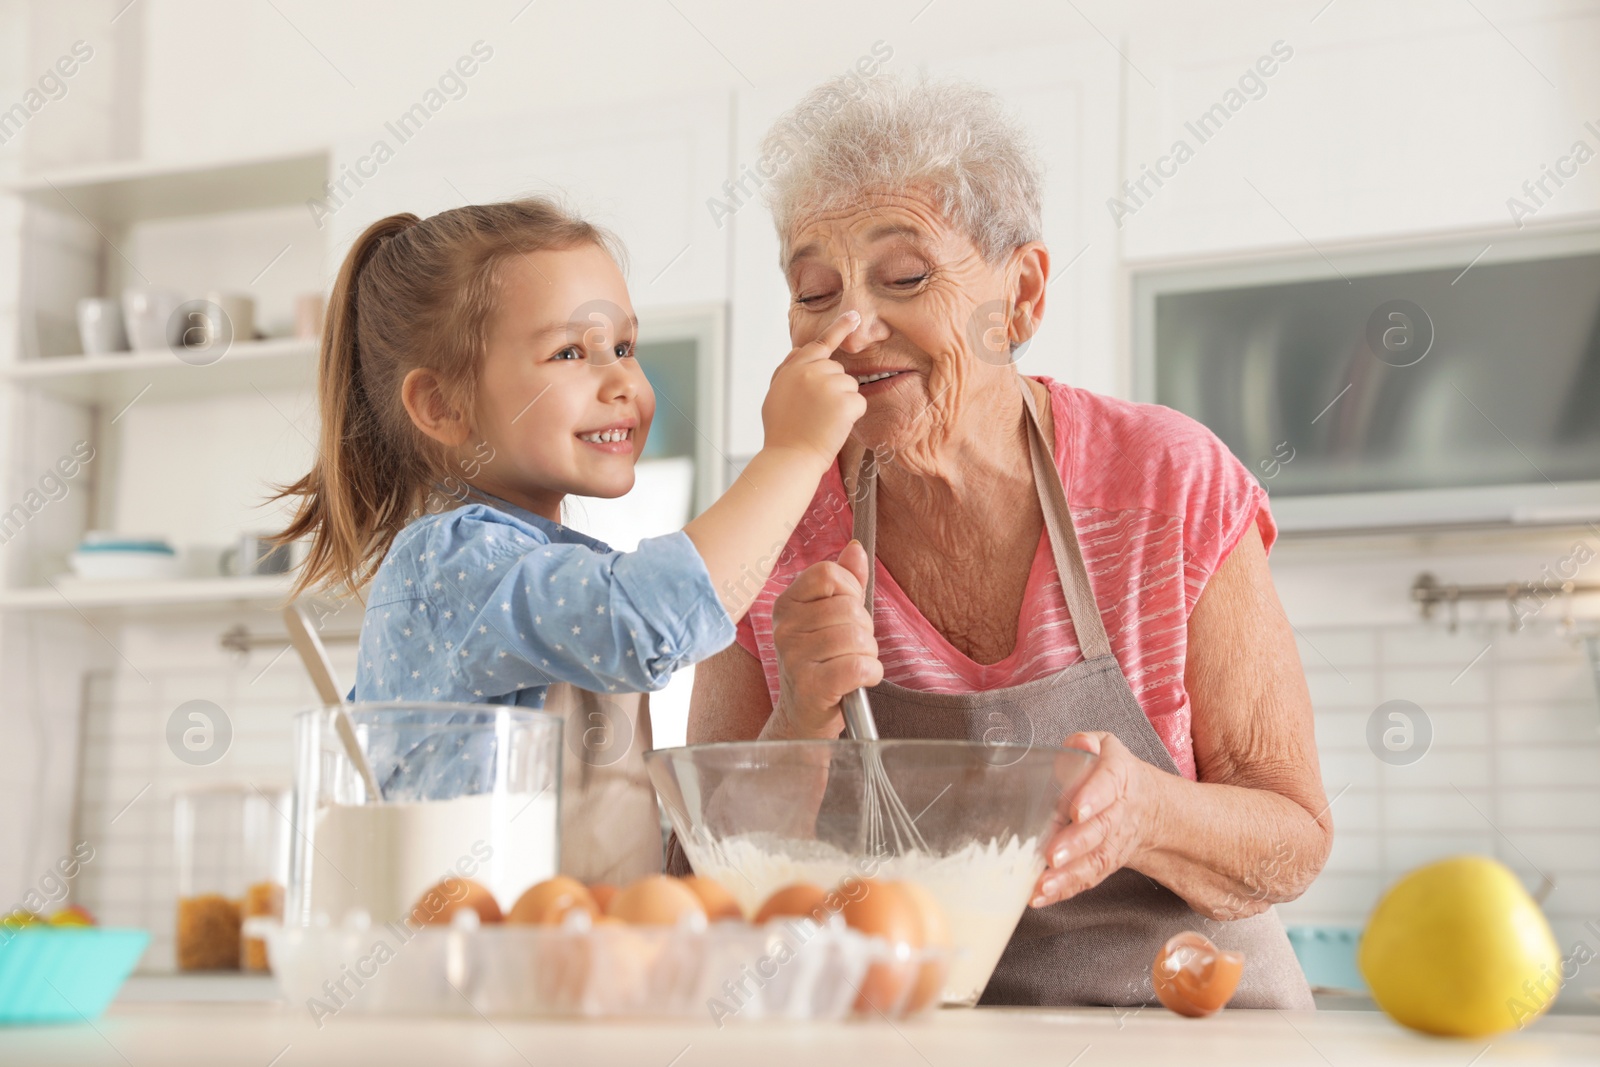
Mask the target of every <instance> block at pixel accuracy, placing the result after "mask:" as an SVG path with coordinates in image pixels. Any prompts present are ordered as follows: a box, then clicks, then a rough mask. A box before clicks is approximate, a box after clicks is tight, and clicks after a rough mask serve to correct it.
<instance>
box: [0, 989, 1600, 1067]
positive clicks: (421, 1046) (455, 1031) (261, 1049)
mask: <svg viewBox="0 0 1600 1067" xmlns="http://www.w3.org/2000/svg"><path fill="white" fill-rule="evenodd" d="M1486 1047H1487V1051H1485V1048H1486ZM0 1063H3V1064H5V1065H7V1067H22V1065H25V1064H28V1065H31V1064H52V1065H55V1064H85V1065H97V1064H105V1065H107V1067H145V1065H147V1064H148V1065H151V1067H157V1065H159V1067H184V1065H188V1064H196V1065H199V1064H204V1065H206V1067H220V1065H225V1064H241V1065H248V1067H301V1065H310V1064H338V1065H340V1067H352V1065H357V1064H381V1065H383V1067H410V1065H413V1064H415V1065H419V1067H423V1065H425V1067H464V1065H466V1064H495V1065H498V1064H505V1065H508V1067H528V1065H531V1064H537V1065H540V1067H543V1065H545V1064H579V1063H581V1064H584V1065H585V1067H587V1065H590V1064H595V1065H600V1064H613V1063H615V1064H640V1065H646V1067H715V1065H721V1064H726V1065H730V1067H734V1065H736V1067H781V1065H784V1064H803V1065H805V1067H854V1065H856V1064H863V1063H865V1064H870V1065H871V1067H898V1065H902V1064H903V1065H906V1067H944V1065H946V1064H950V1065H955V1064H981V1065H983V1067H1012V1065H1014V1064H1027V1063H1041V1064H1050V1065H1052V1067H1068V1065H1071V1067H1099V1065H1115V1067H1133V1065H1136V1064H1147V1063H1148V1064H1160V1065H1161V1067H1208V1065H1211V1064H1218V1065H1223V1064H1225V1065H1227V1067H1237V1065H1240V1064H1271V1065H1274V1067H1278V1065H1284V1067H1293V1065H1300V1064H1304V1065H1306V1067H1385V1065H1388V1064H1412V1063H1423V1064H1437V1065H1440V1067H1469V1065H1470V1067H1494V1065H1496V1064H1510V1063H1516V1064H1574V1065H1576V1064H1584V1065H1587V1067H1593V1065H1595V1064H1597V1063H1600V1017H1596V1016H1570V1015H1568V1016H1553V1017H1546V1018H1543V1019H1540V1020H1539V1021H1537V1022H1536V1023H1534V1024H1532V1025H1530V1026H1529V1027H1528V1028H1527V1029H1526V1030H1523V1031H1521V1032H1515V1033H1511V1034H1505V1035H1501V1036H1500V1037H1497V1038H1494V1039H1492V1040H1488V1041H1484V1040H1477V1041H1465V1040H1441V1039H1434V1038H1427V1037H1423V1036H1421V1035H1418V1034H1413V1033H1409V1032H1407V1031H1405V1030H1403V1029H1401V1028H1400V1027H1399V1026H1396V1025H1395V1024H1394V1023H1392V1022H1390V1021H1389V1020H1388V1019H1387V1018H1385V1017H1384V1016H1382V1015H1379V1014H1377V1013H1374V1012H1352V1011H1320V1012H1275V1011H1234V1012H1226V1011H1225V1012H1223V1013H1222V1014H1220V1015H1217V1016H1213V1017H1212V1018H1209V1019H1199V1020H1191V1019H1182V1018H1179V1017H1178V1016H1175V1015H1172V1014H1170V1013H1168V1012H1166V1011H1164V1010H1159V1009H1153V1008H1146V1009H1144V1010H1142V1011H1138V1012H1128V1013H1124V1012H1121V1011H1118V1010H1116V1009H1111V1008H1072V1009H1043V1008H1023V1009H1011V1008H978V1009H946V1010H944V1011H940V1012H935V1013H933V1014H932V1015H929V1016H926V1017H923V1018H921V1019H918V1020H915V1021H911V1022H899V1023H896V1024H894V1025H890V1024H887V1023H884V1022H867V1021H855V1022H850V1023H841V1024H826V1025H824V1024H814V1025H806V1024H797V1023H746V1024H738V1023H730V1024H728V1025H727V1026H725V1027H724V1028H723V1029H721V1030H718V1029H717V1028H716V1027H714V1026H712V1025H710V1023H693V1024H691V1023H682V1024H664V1023H647V1022H616V1021H592V1022H522V1021H512V1020H506V1019H494V1020H488V1019H483V1018H476V1019H410V1018H383V1019H380V1018H374V1017H370V1016H369V1017H349V1016H342V1017H339V1018H334V1019H329V1020H326V1021H325V1024H324V1026H323V1027H322V1029H320V1030H319V1029H317V1028H316V1026H315V1025H314V1024H313V1023H312V1021H311V1019H310V1016H309V1015H308V1014H307V1012H306V1011H305V1010H304V1009H303V1008H299V1007H295V1006H292V1005H289V1004H285V1003H281V1002H279V1003H263V1002H256V1003H250V1002H236V1003H182V1004H173V1003H165V1004H162V1003H149V1002H145V1003H140V1002H126V1001H124V1002H120V1003H118V1004H115V1005H113V1006H112V1008H111V1010H110V1011H109V1012H107V1013H106V1015H105V1016H104V1017H103V1018H101V1019H98V1020H96V1021H95V1022H94V1023H93V1024H92V1025H86V1024H78V1025H73V1026H53V1027H8V1028H0Z"/></svg>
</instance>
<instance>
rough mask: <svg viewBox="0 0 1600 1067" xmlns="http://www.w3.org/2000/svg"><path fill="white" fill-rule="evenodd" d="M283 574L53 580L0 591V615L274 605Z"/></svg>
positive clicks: (285, 588)
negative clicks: (105, 580) (154, 578)
mask: <svg viewBox="0 0 1600 1067" xmlns="http://www.w3.org/2000/svg"><path fill="white" fill-rule="evenodd" d="M292 584H293V583H292V581H291V580H290V579H289V578H288V577H287V576H284V575H270V576H262V577H252V578H176V579H172V580H170V581H132V582H86V581H82V580H80V579H76V578H57V579H55V584H54V585H53V586H51V585H45V586H38V587H33V588H25V589H7V590H3V591H0V611H62V612H74V611H77V612H86V611H103V610H105V609H108V608H109V609H122V610H138V609H142V608H143V609H156V608H171V607H198V606H206V605H213V606H223V605H233V604H237V605H245V604H262V605H271V604H276V603H278V602H279V601H281V600H283V599H284V598H285V597H287V596H288V595H289V589H290V586H291V585H292Z"/></svg>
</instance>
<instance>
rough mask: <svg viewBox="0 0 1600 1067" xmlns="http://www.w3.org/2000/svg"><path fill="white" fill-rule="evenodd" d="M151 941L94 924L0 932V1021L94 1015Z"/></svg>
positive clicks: (65, 1019)
mask: <svg viewBox="0 0 1600 1067" xmlns="http://www.w3.org/2000/svg"><path fill="white" fill-rule="evenodd" d="M149 943H150V934H149V933H148V932H147V931H144V930H119V929H107V928H104V927H98V926H93V927H70V926H68V927H62V926H44V927H26V928H24V929H21V930H17V931H15V932H13V933H12V934H11V936H10V937H9V938H8V937H6V936H5V935H4V933H3V932H0V1023H55V1022H77V1021H79V1020H85V1019H93V1018H96V1017H98V1016H99V1015H100V1013H101V1012H103V1011H105V1010H106V1005H107V1004H109V1003H111V998H112V997H114V996H116V995H117V990H119V989H121V988H122V983H123V982H124V981H125V980H126V979H127V977H128V974H129V972H130V971H132V970H133V966H134V964H136V963H138V962H139V957H140V956H142V955H144V950H145V946H147V945H148V944H149Z"/></svg>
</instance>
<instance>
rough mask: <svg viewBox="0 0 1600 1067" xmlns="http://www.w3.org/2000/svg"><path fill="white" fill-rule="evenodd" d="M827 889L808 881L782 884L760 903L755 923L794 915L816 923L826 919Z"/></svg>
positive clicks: (823, 921)
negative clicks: (781, 886)
mask: <svg viewBox="0 0 1600 1067" xmlns="http://www.w3.org/2000/svg"><path fill="white" fill-rule="evenodd" d="M827 900H828V891H827V890H826V889H823V888H822V887H821V886H816V885H812V884H811V883H810V882H796V883H795V884H794V885H790V886H784V887H783V888H782V889H780V890H778V891H777V892H776V893H774V894H772V895H771V896H770V897H768V898H767V902H766V903H765V904H763V905H761V910H759V911H757V912H756V917H755V921H756V923H757V924H761V923H767V922H771V921H772V920H773V919H779V918H785V917H788V916H796V917H799V918H802V919H811V920H813V921H814V922H817V923H819V924H820V923H825V922H827V921H828V914H829V913H828V904H827Z"/></svg>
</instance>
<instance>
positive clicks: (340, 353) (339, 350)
mask: <svg viewBox="0 0 1600 1067" xmlns="http://www.w3.org/2000/svg"><path fill="white" fill-rule="evenodd" d="M582 244H595V245H598V246H599V247H601V248H603V249H605V250H606V251H607V252H608V253H610V255H611V256H612V258H614V259H616V260H617V261H618V262H619V263H620V262H621V261H622V250H621V247H620V246H619V245H618V243H617V241H616V239H615V238H614V237H612V235H611V234H610V233H608V232H607V231H606V230H603V229H601V228H600V227H598V226H595V225H593V224H592V223H589V222H586V221H584V220H583V219H581V218H579V217H578V216H577V215H575V214H573V213H572V212H570V211H568V210H567V209H565V208H563V207H561V206H560V205H559V204H557V203H555V202H553V201H550V200H546V199H543V198H535V199H528V200H515V201H511V202H509V203H502V204H474V205H469V206H467V207H460V208H454V209H452V210H450V211H444V212H441V213H440V214H437V215H434V216H433V217H431V218H428V219H419V218H418V217H417V216H415V215H412V214H406V213H403V214H399V215H390V216H388V217H387V218H383V219H379V220H378V221H377V222H375V223H373V224H372V225H371V226H368V227H367V229H366V231H365V232H363V233H362V234H361V236H360V237H358V238H356V242H355V244H354V245H353V246H352V247H351V249H350V252H349V254H348V255H346V256H345V259H344V264H343V265H342V266H341V267H340V268H339V277H338V280H337V281H336V282H335V283H334V286H333V295H332V297H331V298H330V300H329V305H328V318H327V325H326V327H325V328H324V330H323V335H322V354H321V359H320V366H319V369H318V372H317V379H318V383H317V392H318V406H319V408H320V413H321V416H322V433H321V438H322V439H321V442H320V444H319V446H318V448H317V459H316V462H315V463H314V464H313V466H312V468H311V470H310V472H309V473H307V474H306V475H305V477H303V478H301V479H300V480H299V481H297V482H295V483H294V484H292V485H287V486H279V487H277V488H278V490H279V491H278V493H277V494H276V495H275V496H274V497H273V498H272V499H275V500H278V499H282V498H284V497H291V496H295V497H299V498H300V503H299V507H298V509H297V511H296V513H295V516H294V520H293V521H292V522H291V523H290V524H289V526H288V528H287V529H285V530H284V531H283V532H282V533H279V534H277V535H275V537H274V540H276V541H278V542H280V543H281V542H287V541H294V540H298V539H300V538H302V537H306V536H310V537H311V538H312V540H311V550H310V553H309V554H308V556H307V557H306V561H305V565H304V567H303V568H302V569H301V572H300V576H299V580H298V581H297V582H296V583H295V587H294V591H293V593H292V594H291V596H292V597H293V596H299V595H300V594H301V593H302V592H304V591H305V590H307V589H309V588H311V587H313V586H317V585H327V586H331V585H334V584H335V583H342V584H344V585H345V586H346V587H347V588H348V589H349V590H350V591H351V592H352V593H354V592H356V591H358V590H360V589H361V587H362V586H364V585H366V583H367V582H368V581H370V580H371V578H372V575H373V573H374V572H375V571H376V570H377V569H378V565H379V564H380V563H381V562H382V561H383V557H384V555H385V554H386V553H387V552H388V550H389V545H390V544H391V543H392V542H393V541H394V537H395V535H396V534H397V533H399V532H400V530H401V528H402V527H404V526H405V524H406V523H407V522H408V521H409V520H410V519H411V518H412V517H414V516H415V515H417V514H419V513H420V511H421V509H422V507H423V505H424V503H425V501H427V500H428V497H429V494H430V492H431V491H433V490H434V488H435V487H436V486H438V485H439V484H440V483H441V482H442V481H445V480H446V479H449V478H450V477H451V476H452V474H453V473H454V472H453V471H452V469H451V463H450V457H449V456H448V455H447V454H446V452H445V450H444V449H443V447H442V446H440V445H439V444H438V443H437V442H435V441H433V440H432V439H431V438H429V437H428V436H427V435H426V434H424V433H422V431H420V430H419V429H417V427H416V426H415V425H414V424H413V423H412V422H411V417H410V415H409V414H408V413H407V412H406V409H405V405H404V404H403V403H402V402H401V399H400V384H401V382H402V381H403V380H404V379H405V376H406V374H407V373H408V372H410V371H412V370H414V369H416V368H419V367H423V368H427V369H429V370H432V371H433V372H434V373H435V374H437V375H438V376H439V379H440V381H441V383H442V386H443V388H444V390H445V391H446V394H447V399H448V400H449V401H450V403H451V404H452V406H454V407H456V408H457V410H461V411H467V412H470V411H471V410H472V409H473V400H474V397H475V393H476V384H477V380H478V372H479V368H480V367H481V366H482V362H483V355H484V350H485V347H486V345H487V343H488V332H489V323H490V319H491V317H492V316H493V314H494V311H495V308H496V306H497V303H498V297H499V289H500V271H499V268H500V264H501V263H503V262H504V261H505V260H506V259H507V258H508V257H510V256H512V255H519V254H526V253H529V252H538V251H545V250H550V249H565V248H572V247H575V246H578V245H582Z"/></svg>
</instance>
